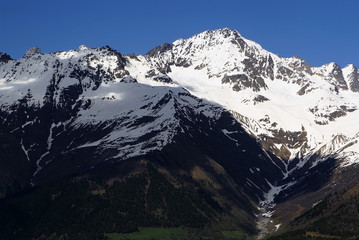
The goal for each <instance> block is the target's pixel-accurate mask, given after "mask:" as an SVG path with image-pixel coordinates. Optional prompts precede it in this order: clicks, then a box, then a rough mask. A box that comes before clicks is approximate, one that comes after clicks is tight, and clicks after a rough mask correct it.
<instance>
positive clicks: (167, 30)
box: [0, 0, 359, 67]
mask: <svg viewBox="0 0 359 240" xmlns="http://www.w3.org/2000/svg"><path fill="white" fill-rule="evenodd" d="M358 11H359V1H357V0H341V1H338V0H335V1H333V0H302V1H295V0H245V1H242V0H217V1H212V0H207V1H202V0H191V1H189V0H177V1H171V0H101V1H95V0H86V1H85V0H71V1H69V0H61V1H52V0H46V1H45V0H0V51H1V52H6V53H8V54H10V55H11V56H12V57H13V58H20V57H22V56H23V54H24V53H25V52H26V50H27V49H29V48H30V47H33V46H37V47H40V48H41V50H42V52H44V53H46V52H54V51H62V50H70V49H76V48H77V47H78V46H79V45H81V44H85V45H87V46H89V47H97V46H105V45H109V46H111V47H112V48H114V49H117V50H118V51H120V52H122V53H125V54H127V53H136V54H145V53H146V52H147V51H148V50H150V49H152V48H153V47H155V46H157V45H160V44H162V43H164V42H169V43H171V42H173V41H175V40H176V39H178V38H188V37H190V36H192V35H194V34H197V33H200V32H202V31H205V30H208V29H218V28H223V27H229V28H232V29H236V30H238V31H239V32H240V33H241V34H242V35H243V36H244V37H246V38H248V39H251V40H254V41H256V42H257V43H259V44H261V45H262V46H263V47H264V48H265V49H267V50H269V51H271V52H273V53H277V54H279V55H280V56H283V57H290V56H299V57H301V58H303V59H305V60H306V61H307V62H308V63H309V64H310V65H314V66H318V65H322V64H325V63H329V62H332V61H334V62H337V63H338V64H339V65H341V66H345V65H347V64H349V63H353V64H355V65H356V66H357V67H359V13H358Z"/></svg>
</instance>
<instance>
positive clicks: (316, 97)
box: [134, 29, 359, 165]
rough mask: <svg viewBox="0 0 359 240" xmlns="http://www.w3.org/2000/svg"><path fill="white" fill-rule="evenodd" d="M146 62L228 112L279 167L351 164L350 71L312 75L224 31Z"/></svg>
mask: <svg viewBox="0 0 359 240" xmlns="http://www.w3.org/2000/svg"><path fill="white" fill-rule="evenodd" d="M146 60H148V61H149V62H150V66H151V67H153V68H158V69H160V70H161V71H162V72H163V73H166V74H167V75H168V76H169V77H170V78H171V79H172V80H173V82H174V83H175V84H177V85H179V86H183V87H185V88H186V89H188V90H189V91H190V92H191V93H192V94H194V95H196V96H198V97H201V98H204V99H207V100H209V101H213V102H216V103H219V104H220V105H222V106H223V107H224V108H226V109H228V110H231V111H233V112H234V113H235V114H236V115H237V118H238V120H239V121H240V122H242V123H243V124H244V125H246V127H247V130H248V131H249V132H250V133H252V134H253V135H254V136H256V137H257V138H259V139H260V140H261V141H262V143H263V146H264V147H265V148H266V149H268V150H271V151H272V152H273V153H275V154H277V155H278V156H280V157H282V158H283V159H286V160H292V159H295V158H300V159H302V160H305V159H307V158H308V157H310V156H312V155H313V154H315V153H317V154H319V155H320V156H321V157H322V158H326V157H328V156H334V155H335V156H337V157H340V158H341V159H343V162H342V164H343V165H348V164H352V163H355V162H357V161H358V159H357V157H356V156H357V154H358V152H359V145H358V144H357V140H358V133H359V125H358V124H357V119H359V111H358V104H359V94H358V88H357V85H358V84H357V83H358V69H357V68H356V67H354V66H353V65H349V66H347V67H346V68H344V69H341V68H340V67H339V66H338V65H337V64H335V63H330V64H327V65H324V66H322V67H312V68H311V67H309V66H308V64H307V63H306V62H305V61H304V60H302V59H300V58H298V57H292V58H281V57H279V56H277V55H275V54H272V53H270V52H268V51H266V50H264V49H263V48H262V47H261V46H260V45H258V44H256V43H254V42H252V41H250V40H247V39H245V38H243V37H242V36H241V35H240V34H239V33H238V32H237V31H233V30H230V29H219V30H215V31H206V32H203V33H201V34H198V35H195V36H193V37H191V38H189V39H185V40H183V39H180V40H177V41H175V42H174V43H173V44H167V45H165V47H158V48H155V49H154V50H152V51H150V52H149V53H148V54H147V55H146V59H143V60H142V61H143V62H146ZM142 61H141V62H142ZM137 65H138V64H137ZM142 71H144V70H142ZM134 72H135V71H134ZM313 164H315V163H313Z"/></svg>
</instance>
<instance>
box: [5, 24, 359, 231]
mask: <svg viewBox="0 0 359 240" xmlns="http://www.w3.org/2000/svg"><path fill="white" fill-rule="evenodd" d="M358 77H359V72H358V69H357V68H356V67H355V66H353V65H349V66H347V67H345V68H343V69H341V68H340V67H339V66H338V65H337V64H335V63H330V64H327V65H324V66H321V67H310V66H309V65H308V64H307V63H306V62H305V61H304V60H302V59H300V58H299V57H292V58H281V57H279V56H278V55H275V54H273V53H270V52H268V51H266V50H264V49H263V48H262V47H261V46H260V45H258V44H257V43H254V42H253V41H250V40H247V39H245V38H244V37H242V36H241V35H240V34H239V33H238V32H237V31H233V30H230V29H227V28H225V29H219V30H216V31H206V32H203V33H200V34H198V35H195V36H193V37H191V38H189V39H179V40H177V41H175V42H173V43H172V44H164V45H161V46H159V47H156V48H154V49H153V50H151V51H149V52H148V53H147V54H146V55H145V56H141V55H128V56H125V55H123V54H121V53H119V52H117V51H116V50H113V49H111V48H110V47H102V48H93V49H89V48H87V47H86V46H80V47H79V48H78V49H77V50H71V51H67V52H57V53H50V54H42V53H41V51H40V49H38V48H32V49H30V50H29V51H28V52H27V53H26V54H25V55H24V57H23V58H21V59H19V60H13V59H11V57H10V56H8V55H6V54H2V53H1V54H0V126H1V129H0V146H1V149H0V179H1V180H0V196H1V197H5V196H10V195H12V194H14V193H19V192H21V191H22V190H25V189H32V188H33V187H35V189H37V188H39V189H45V190H43V191H45V192H46V191H48V189H47V187H46V186H50V185H51V183H57V182H58V181H62V180H63V179H68V180H69V179H70V180H69V182H68V183H67V184H70V185H71V186H75V187H74V188H77V187H78V185H76V184H77V182H76V181H77V180H76V179H78V178H81V179H86V180H85V182H86V184H89V182H90V183H92V182H93V181H95V182H96V184H95V185H96V186H98V188H99V189H103V188H111V187H112V183H111V184H109V183H108V181H110V179H117V180H118V182H123V181H125V182H126V181H129V182H131V181H132V180H129V179H132V177H133V175H137V174H144V175H141V177H140V178H141V179H142V180H141V181H139V184H140V185H141V186H140V189H142V190H144V191H142V190H141V191H139V193H138V194H140V195H141V194H143V193H145V192H147V190H148V189H147V188H148V184H149V182H151V181H152V180H150V179H151V177H150V175H148V171H149V169H152V168H154V169H155V170H154V171H155V172H158V174H159V175H161V178H162V177H163V181H162V180H161V181H160V182H161V184H165V185H166V184H170V185H173V186H174V188H172V187H170V185H166V186H167V187H168V188H167V187H166V189H172V190H171V191H170V192H171V194H172V193H173V194H175V195H176V194H179V193H178V192H176V190H174V189H176V187H178V186H177V185H176V182H178V181H180V182H181V181H182V182H184V183H185V184H187V185H188V186H190V187H191V188H193V189H195V192H191V193H189V192H187V190H183V191H182V190H181V191H182V192H181V194H182V195H181V194H179V195H180V196H181V197H185V198H186V199H187V200H188V201H189V202H191V201H192V202H193V201H194V199H197V198H199V199H202V200H203V201H204V202H203V204H204V205H201V204H200V205H195V206H197V207H195V209H194V210H193V211H195V212H196V211H198V212H197V213H198V214H200V215H201V214H202V213H201V212H203V209H202V207H203V206H205V207H208V208H209V209H211V211H212V210H213V211H214V212H213V215H212V217H210V216H209V215H206V214H204V215H203V214H202V215H201V216H202V217H203V218H202V217H199V219H202V220H203V222H206V221H207V222H206V223H204V225H206V224H207V223H213V222H215V221H216V220H215V219H216V217H213V216H217V217H218V216H220V215H221V212H225V213H226V214H227V215H226V216H227V218H228V219H232V220H233V219H234V218H238V216H240V219H241V221H240V225H241V227H242V228H246V229H247V232H251V233H253V232H254V231H255V230H253V229H254V227H253V224H254V219H255V218H254V216H255V215H254V213H256V212H257V210H256V208H255V207H253V206H254V203H256V204H259V205H260V206H273V204H274V203H280V204H279V205H281V204H283V203H285V202H286V201H288V199H293V197H294V198H295V197H297V196H301V195H303V194H308V193H312V194H313V196H315V197H313V203H314V200H315V199H318V197H319V198H320V197H324V196H325V194H328V193H329V192H330V191H332V190H333V189H335V187H333V188H331V189H332V190H330V191H329V190H328V191H325V194H324V193H323V191H322V189H328V188H330V187H329V186H332V183H333V182H334V181H335V179H336V178H339V177H340V176H341V175H340V174H339V173H341V170H342V169H346V168H347V167H348V166H352V165H353V164H356V163H357V156H358V152H359V145H358V137H359V126H358V124H357V119H358V118H359V115H358V114H359V111H358V102H359V95H358V89H359V84H358V83H359V78H358ZM124 162H128V164H129V165H127V164H124ZM143 162H145V163H146V164H144V163H143ZM129 169H131V170H129ZM151 171H152V170H151ZM88 174H90V175H88ZM155 175H156V176H157V173H156V174H155ZM344 175H345V174H344ZM89 176H90V177H89ZM151 176H152V177H153V175H151ZM94 178H95V180H93V179H94ZM74 179H75V180H74ZM98 179H100V180H101V181H100V182H97V181H98ZM126 179H127V180H126ZM156 179H157V178H156ZM173 179H175V180H173ZM117 180H115V181H117ZM157 180H158V179H157ZM111 181H112V180H111ZM111 181H110V182H111ZM136 181H137V180H136ZM166 181H167V182H166ZM49 182H50V185H46V184H49ZM74 182H75V183H76V184H75V185H72V184H73V183H74ZM165 182H166V183H165ZM131 183H132V182H131ZM86 184H85V185H86ZM65 185H66V184H65ZM70 185H66V186H70ZM343 185H345V184H344V183H343ZM43 186H45V187H44V188H43ZM63 186H64V185H61V187H59V189H57V190H58V191H60V192H62V191H64V190H63V189H62V187H63ZM81 186H82V185H81ZM126 186H127V185H126ZM126 186H124V188H127V187H126ZM146 186H147V187H146ZM161 186H162V185H161ZM348 187H349V185H348ZM65 188H66V187H65ZM71 188H72V187H71ZM80 188H81V189H82V190H83V193H84V195H82V196H83V197H84V199H85V198H86V196H87V195H86V194H88V193H89V192H90V193H91V192H92V191H95V190H96V188H93V185H91V184H90V187H80ZM46 189H47V190H46ZM84 189H85V190H84ZM155 190H156V188H155ZM157 190H158V189H157ZM157 190H156V191H157ZM40 191H41V190H40ZM121 191H122V190H121ZM333 191H334V190H333ZM175 192H176V193H175ZM203 192H204V193H205V194H204V195H203V194H202V193H203ZM29 194H30V195H26V196H28V197H29V198H31V196H33V197H36V196H37V195H36V194H37V193H29ZM32 194H35V195H32ZM53 194H55V193H53ZM183 194H184V195H183ZM188 194H189V195H191V194H194V195H191V196H192V197H188V196H189V195H188ZM179 195H176V196H179ZM26 196H25V198H26ZM111 196H112V195H111ZM111 196H106V197H105V198H104V199H102V200H101V201H104V202H107V201H112V200H111V199H112V197H111ZM141 196H142V195H141ZM193 196H194V197H193ZM208 196H209V197H208ZM48 197H50V198H51V196H50V195H49V196H48ZM206 199H207V200H206ZM157 200H158V199H157ZM157 200H156V199H153V201H152V200H151V204H158V203H156V201H157ZM187 200H186V201H187ZM202 200H201V201H202ZM6 201H7V200H6ZM16 201H17V200H16ZM19 201H20V200H19ZM69 201H70V200H69ZM71 201H72V200H71ZM166 201H167V200H166ZM166 201H165V202H166ZM213 201H214V203H213ZM20 202H21V201H20ZM104 202H102V203H101V204H103V203H104ZM216 204H217V205H218V206H219V208H218V207H216V206H217V205H216ZM304 205H305V206H306V207H305V208H309V207H308V206H310V203H308V202H306V204H303V206H304ZM226 206H230V207H227V208H226ZM167 207H168V206H167ZM3 209H6V208H3ZM201 209H202V210H201ZM219 209H222V210H219ZM224 209H227V210H226V211H225V210H224ZM228 209H232V210H228ZM0 210H1V209H0ZM148 211H149V210H148V208H147V205H146V207H145V208H144V209H143V214H150V213H149V212H148ZM158 211H159V212H161V213H163V214H159V216H157V217H158V218H157V220H156V221H159V222H161V223H163V222H164V221H165V219H166V218H168V217H169V215H166V214H167V213H168V212H169V211H171V209H170V208H161V209H160V210H158ZM84 212H86V210H84ZM152 213H153V212H152ZM152 213H151V214H152ZM165 213H166V214H165ZM79 214H82V213H79ZM101 214H105V215H106V214H107V212H103V213H101ZM151 214H150V215H151ZM153 214H154V213H153ZM155 215H156V214H154V215H151V216H152V217H154V218H156V217H155ZM200 215H198V216H200ZM9 217H10V216H9ZM10 218H11V217H10ZM183 219H187V218H186V217H185V218H183ZM183 219H182V220H183ZM228 219H227V220H228ZM245 219H247V220H248V219H249V220H248V221H249V222H250V224H249V225H250V226H247V225H246V220H245ZM202 220H201V221H202ZM232 220H229V222H230V221H232ZM14 221H15V222H16V220H14ZM116 221H117V220H116ZM118 221H120V220H118ZM183 221H185V220H183ZM248 221H247V222H248ZM179 222H181V221H179ZM73 224H75V223H73ZM25 225H26V224H25ZM25 225H24V226H25ZM142 225H143V224H142V223H139V222H137V223H136V224H135V225H134V226H135V228H136V227H138V226H142ZM204 225H203V226H204ZM24 226H20V225H19V226H18V225H16V226H15V225H14V226H10V225H9V229H11V228H13V227H16V228H19V229H23V228H24ZM166 226H167V225H166ZM176 226H181V223H178V224H177V225H176ZM50 228H52V227H51V226H49V229H50ZM104 228H106V229H107V230H106V231H110V230H112V231H117V230H118V229H117V228H115V227H114V228H113V229H112V228H110V227H109V226H106V227H104ZM129 228H131V227H129ZM116 229H117V230H116ZM49 231H50V230H49ZM54 231H55V230H54ZM104 231H105V230H104ZM121 231H122V230H121ZM123 231H128V230H123ZM40 232H41V231H40ZM19 234H20V233H19ZM21 234H25V235H26V234H28V233H27V232H26V231H25V232H22V233H21ZM49 234H51V231H50V232H49ZM25 235H18V236H25ZM100 235H101V234H100ZM32 237H34V236H32ZM77 237H78V236H77Z"/></svg>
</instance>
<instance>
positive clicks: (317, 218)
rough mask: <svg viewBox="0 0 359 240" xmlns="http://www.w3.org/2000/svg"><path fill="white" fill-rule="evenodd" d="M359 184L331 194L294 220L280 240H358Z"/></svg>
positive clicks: (275, 237)
mask: <svg viewBox="0 0 359 240" xmlns="http://www.w3.org/2000/svg"><path fill="white" fill-rule="evenodd" d="M358 223H359V184H356V185H354V186H353V187H351V188H349V189H347V190H344V191H341V192H335V193H333V194H330V195H329V196H328V197H326V198H325V199H324V200H323V201H321V202H320V203H318V204H317V205H316V206H315V207H313V208H312V209H310V210H309V211H306V212H305V213H303V214H302V215H300V216H298V217H297V218H295V219H294V220H293V221H292V222H291V224H290V228H289V229H291V230H289V231H288V232H286V233H283V234H281V235H279V236H273V237H269V238H268V239H270V240H277V239H282V240H284V239H288V240H291V239H293V240H294V239H313V238H315V239H359V224H358Z"/></svg>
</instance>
